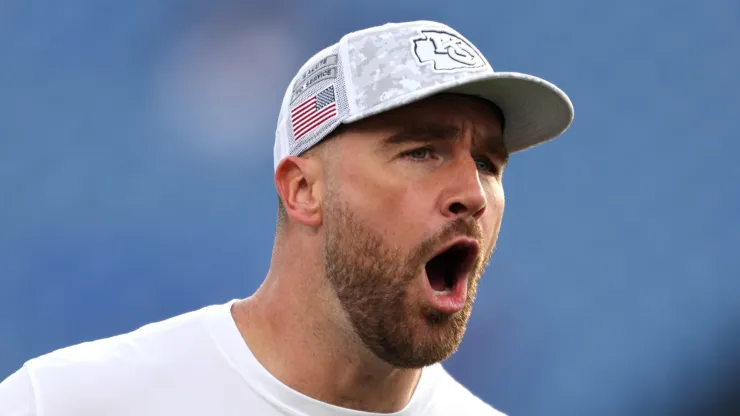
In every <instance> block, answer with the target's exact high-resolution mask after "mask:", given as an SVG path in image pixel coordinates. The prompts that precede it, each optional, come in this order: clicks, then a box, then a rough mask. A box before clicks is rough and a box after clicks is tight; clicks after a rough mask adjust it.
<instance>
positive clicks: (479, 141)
mask: <svg viewBox="0 0 740 416" xmlns="http://www.w3.org/2000/svg"><path fill="white" fill-rule="evenodd" d="M461 133H462V130H461V129H460V128H459V127H457V126H454V125H451V124H437V123H425V124H418V125H414V126H411V127H407V128H404V129H402V130H401V131H399V132H397V133H395V134H393V135H391V136H389V137H387V138H386V139H385V140H383V142H382V143H383V147H389V146H394V145H399V144H404V143H420V142H436V141H444V140H458V139H459V138H460V135H461ZM475 145H482V148H483V151H484V152H486V153H489V154H492V155H495V156H496V157H498V158H499V159H501V162H503V163H506V162H508V160H509V152H507V151H506V147H505V146H504V144H503V139H502V138H501V137H500V136H498V135H492V136H484V137H481V138H478V137H476V138H475V139H474V146H475Z"/></svg>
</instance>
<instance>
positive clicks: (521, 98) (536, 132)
mask: <svg viewBox="0 0 740 416" xmlns="http://www.w3.org/2000/svg"><path fill="white" fill-rule="evenodd" d="M440 92H454V93H459V94H467V95H474V96H478V97H481V98H484V99H486V100H489V101H491V102H493V103H494V104H496V105H497V106H498V107H499V108H501V111H502V112H503V113H504V118H505V120H506V125H505V128H504V143H505V145H506V148H507V150H508V151H509V153H516V152H519V151H521V150H525V149H528V148H530V147H533V146H536V145H538V144H540V143H544V142H546V141H548V140H551V139H554V138H556V137H558V136H560V135H561V134H563V133H564V132H565V131H566V130H567V129H568V127H570V125H571V123H572V122H573V116H574V111H573V103H571V101H570V98H568V96H567V95H566V94H565V93H564V92H563V91H562V90H561V89H560V88H558V87H556V86H555V85H553V84H551V83H549V82H547V81H545V80H543V79H541V78H537V77H535V76H532V75H527V74H520V73H517V72H497V73H494V74H491V75H488V76H487V77H485V78H482V79H479V80H475V81H472V82H468V83H465V84H462V85H457V86H454V87H452V88H447V89H443V90H441V91H437V92H436V93H440Z"/></svg>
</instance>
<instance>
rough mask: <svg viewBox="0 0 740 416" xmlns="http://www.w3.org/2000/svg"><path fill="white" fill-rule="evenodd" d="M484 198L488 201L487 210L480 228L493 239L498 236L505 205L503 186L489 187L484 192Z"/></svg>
mask: <svg viewBox="0 0 740 416" xmlns="http://www.w3.org/2000/svg"><path fill="white" fill-rule="evenodd" d="M486 198H487V200H488V208H487V209H486V212H485V215H484V220H483V224H482V226H483V229H484V230H485V232H486V235H489V236H492V238H494V239H495V238H496V237H497V236H498V231H499V228H501V221H502V219H503V216H504V206H505V205H506V198H505V196H504V188H503V186H502V185H501V184H500V183H498V184H496V185H494V186H492V187H490V188H489V189H488V190H487V192H486Z"/></svg>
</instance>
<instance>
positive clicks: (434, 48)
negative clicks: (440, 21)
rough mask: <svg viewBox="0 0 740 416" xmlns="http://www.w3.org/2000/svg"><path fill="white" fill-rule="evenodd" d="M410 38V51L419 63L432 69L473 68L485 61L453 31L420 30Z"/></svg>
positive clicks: (453, 69)
mask: <svg viewBox="0 0 740 416" xmlns="http://www.w3.org/2000/svg"><path fill="white" fill-rule="evenodd" d="M419 33H420V34H421V35H420V36H417V37H414V38H411V44H412V47H411V49H412V51H413V53H414V55H415V56H416V59H417V60H418V61H419V64H421V65H425V64H428V65H431V66H432V70H434V71H443V72H446V71H455V70H465V69H473V68H479V67H482V66H484V65H485V64H486V63H485V61H484V60H483V58H482V57H481V56H480V54H479V53H478V52H477V51H476V50H475V48H474V47H473V46H472V45H470V44H469V43H468V42H466V41H465V40H463V39H462V38H460V37H459V36H458V35H455V34H453V33H449V32H445V31H443V30H420V31H419Z"/></svg>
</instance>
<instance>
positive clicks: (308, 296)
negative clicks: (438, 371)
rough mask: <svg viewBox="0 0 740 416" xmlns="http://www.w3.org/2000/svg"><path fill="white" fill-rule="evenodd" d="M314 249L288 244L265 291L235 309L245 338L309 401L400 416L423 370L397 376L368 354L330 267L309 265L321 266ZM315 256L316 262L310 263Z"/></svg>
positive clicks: (280, 252)
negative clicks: (329, 278)
mask: <svg viewBox="0 0 740 416" xmlns="http://www.w3.org/2000/svg"><path fill="white" fill-rule="evenodd" d="M276 246H277V245H276ZM309 246H310V245H309V244H307V245H306V247H290V244H285V242H281V248H280V250H277V249H276V250H275V252H274V253H273V263H272V265H271V268H270V272H269V273H268V276H267V278H266V279H265V282H264V283H263V285H262V286H261V287H260V288H259V289H258V290H257V292H255V294H254V295H253V296H251V297H250V298H247V299H245V300H243V301H240V302H238V303H237V304H235V305H234V308H233V309H232V314H233V316H234V319H235V321H236V324H237V327H238V328H239V331H240V332H241V334H242V337H243V338H244V340H245V342H246V343H247V345H248V346H249V348H250V350H251V351H252V353H253V354H254V356H255V357H256V358H257V360H258V361H259V362H260V363H261V364H262V365H263V366H264V367H265V368H266V369H267V371H269V372H270V373H271V374H272V375H273V376H274V377H275V378H277V379H278V380H280V381H281V382H282V383H283V384H285V385H287V386H288V387H290V388H292V389H294V390H296V391H298V392H300V393H302V394H304V395H306V396H309V397H312V398H314V399H316V400H320V401H323V402H326V403H330V404H333V405H336V406H340V407H345V408H350V409H354V410H361V411H366V412H378V413H393V412H397V411H400V410H401V409H403V408H404V407H405V406H406V404H407V403H408V402H409V400H410V399H411V396H412V395H413V392H414V390H415V388H416V385H417V383H418V381H419V378H420V376H421V370H418V369H398V368H394V367H392V366H390V365H388V364H387V363H385V362H382V361H380V360H379V359H378V358H377V357H376V356H375V355H374V354H372V353H371V352H370V351H369V350H367V348H365V346H364V345H363V344H362V343H361V342H360V340H359V338H358V337H357V336H356V335H355V333H354V332H353V331H352V329H351V326H350V324H349V323H348V322H347V320H346V318H345V316H344V313H343V311H342V309H341V307H340V306H339V305H338V301H337V300H336V297H335V296H334V294H333V291H332V289H331V287H330V285H329V284H328V282H326V280H325V278H324V276H323V266H322V265H321V263H320V262H317V261H311V260H310V258H314V259H318V258H320V257H319V256H320V250H318V251H317V250H316V249H315V245H314V247H313V248H311V247H309ZM291 248H292V249H291ZM304 250H306V251H304ZM309 250H312V251H314V253H312V254H315V255H314V256H313V257H310V258H309V259H306V257H308V256H305V254H306V253H310V251H309ZM296 253H303V255H299V256H295V254H296Z"/></svg>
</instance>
